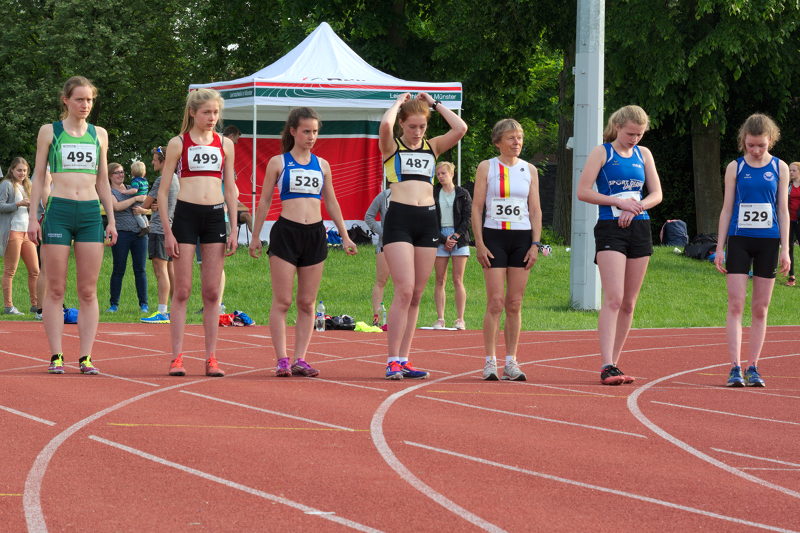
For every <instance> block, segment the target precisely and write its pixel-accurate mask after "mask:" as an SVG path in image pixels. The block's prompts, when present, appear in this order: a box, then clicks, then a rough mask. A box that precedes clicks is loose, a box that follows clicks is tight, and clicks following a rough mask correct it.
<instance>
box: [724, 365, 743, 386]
mask: <svg viewBox="0 0 800 533" xmlns="http://www.w3.org/2000/svg"><path fill="white" fill-rule="evenodd" d="M728 387H744V379H742V367H740V366H735V367H733V368H731V373H730V374H729V375H728Z"/></svg>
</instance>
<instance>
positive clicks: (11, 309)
mask: <svg viewBox="0 0 800 533" xmlns="http://www.w3.org/2000/svg"><path fill="white" fill-rule="evenodd" d="M3 313H4V314H6V315H24V314H25V313H23V312H22V311H20V310H19V309H17V308H16V307H14V306H13V305H12V306H11V307H5V308H4V310H3Z"/></svg>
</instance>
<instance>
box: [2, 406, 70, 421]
mask: <svg viewBox="0 0 800 533" xmlns="http://www.w3.org/2000/svg"><path fill="white" fill-rule="evenodd" d="M0 411H6V412H8V413H11V414H12V415H17V416H21V417H22V418H27V419H28V420H33V421H34V422H39V423H41V424H45V425H48V426H55V425H56V423H55V422H52V421H50V420H45V419H44V418H39V417H38V416H34V415H31V414H28V413H23V412H22V411H17V410H16V409H13V408H11V407H6V406H5V405H0Z"/></svg>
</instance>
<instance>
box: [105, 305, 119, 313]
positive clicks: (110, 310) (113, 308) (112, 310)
mask: <svg viewBox="0 0 800 533" xmlns="http://www.w3.org/2000/svg"><path fill="white" fill-rule="evenodd" d="M117 311H119V306H118V305H114V304H111V305H109V306H108V309H106V313H116V312H117Z"/></svg>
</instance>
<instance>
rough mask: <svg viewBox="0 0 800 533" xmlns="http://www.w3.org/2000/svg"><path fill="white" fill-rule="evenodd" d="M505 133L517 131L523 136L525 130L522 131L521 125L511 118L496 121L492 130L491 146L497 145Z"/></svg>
mask: <svg viewBox="0 0 800 533" xmlns="http://www.w3.org/2000/svg"><path fill="white" fill-rule="evenodd" d="M507 131H519V132H522V134H523V135H525V130H523V129H522V124H520V123H519V122H517V121H516V120H514V119H513V118H504V119H503V120H498V121H497V124H495V125H494V127H493V128H492V144H497V143H499V142H500V141H501V140H502V138H503V135H504V134H505V133H506V132H507Z"/></svg>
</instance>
